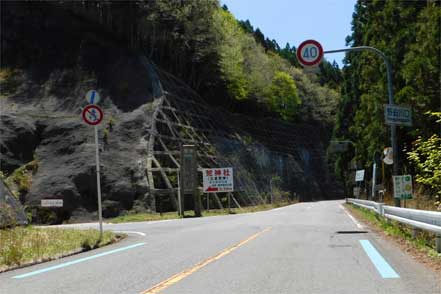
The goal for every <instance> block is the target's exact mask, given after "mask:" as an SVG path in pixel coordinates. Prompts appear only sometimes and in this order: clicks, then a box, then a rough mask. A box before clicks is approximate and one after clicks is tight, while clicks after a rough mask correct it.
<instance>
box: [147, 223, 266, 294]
mask: <svg viewBox="0 0 441 294" xmlns="http://www.w3.org/2000/svg"><path fill="white" fill-rule="evenodd" d="M269 230H271V228H266V229H264V230H262V231H260V232H257V233H255V234H254V235H251V236H250V237H248V238H246V239H245V240H242V241H240V242H239V243H237V244H235V245H233V246H231V247H228V248H225V249H224V250H222V251H221V252H219V253H218V254H216V255H213V256H211V257H209V258H207V259H205V260H203V261H201V262H199V263H197V264H195V265H194V266H192V267H190V268H188V269H185V270H183V271H182V272H180V273H177V274H176V275H174V276H171V277H170V278H168V279H166V280H164V281H162V282H160V283H158V284H156V285H155V286H153V287H151V288H150V289H148V290H145V291H144V292H141V294H159V293H160V292H161V291H162V290H164V289H167V288H168V287H170V286H171V285H173V284H176V283H177V282H179V281H180V280H183V279H185V278H186V277H188V276H189V275H191V274H193V273H195V272H197V271H198V270H200V269H201V268H203V267H204V266H207V265H208V264H210V263H212V262H213V261H216V260H219V259H221V258H222V257H224V256H226V255H228V254H230V253H231V252H233V251H234V250H236V249H237V248H239V247H240V246H242V245H244V244H246V243H248V242H250V241H251V240H254V239H256V238H257V237H258V236H259V235H261V234H263V233H266V232H268V231H269Z"/></svg>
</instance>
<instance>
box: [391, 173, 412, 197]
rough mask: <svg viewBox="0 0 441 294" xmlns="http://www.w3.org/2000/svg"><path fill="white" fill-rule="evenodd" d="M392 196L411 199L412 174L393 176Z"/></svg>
mask: <svg viewBox="0 0 441 294" xmlns="http://www.w3.org/2000/svg"><path fill="white" fill-rule="evenodd" d="M393 180H394V198H399V199H412V176H411V175H403V176H393Z"/></svg>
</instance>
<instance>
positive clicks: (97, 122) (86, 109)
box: [82, 104, 104, 126]
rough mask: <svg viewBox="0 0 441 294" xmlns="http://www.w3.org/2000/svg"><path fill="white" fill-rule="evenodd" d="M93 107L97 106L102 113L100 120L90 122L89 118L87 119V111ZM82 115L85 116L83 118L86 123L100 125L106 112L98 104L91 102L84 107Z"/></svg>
mask: <svg viewBox="0 0 441 294" xmlns="http://www.w3.org/2000/svg"><path fill="white" fill-rule="evenodd" d="M91 108H95V109H96V110H97V111H98V112H99V113H100V119H99V120H97V121H96V122H94V123H93V122H90V121H88V120H87V119H86V112H87V111H88V110H89V109H91ZM82 116H83V120H84V122H85V123H86V124H88V125H91V126H96V125H98V124H99V123H100V122H101V121H102V120H103V117H104V113H103V111H102V110H101V108H99V107H98V106H96V105H94V104H89V105H87V106H86V107H84V109H83V113H82Z"/></svg>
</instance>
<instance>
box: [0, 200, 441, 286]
mask: <svg viewBox="0 0 441 294" xmlns="http://www.w3.org/2000/svg"><path fill="white" fill-rule="evenodd" d="M341 203H342V201H321V202H310V203H299V204H295V205H291V206H287V207H283V208H278V209H273V210H270V211H263V212H257V213H249V214H240V215H230V216H217V217H207V218H188V219H182V220H167V221H159V222H140V223H126V224H115V225H105V229H106V230H114V231H124V232H127V233H128V235H129V237H128V238H126V239H125V240H123V241H121V242H119V243H117V244H114V245H110V246H107V247H104V248H101V249H97V250H93V251H90V252H86V253H82V254H78V255H75V256H71V257H67V258H63V259H60V260H56V261H52V262H47V263H43V264H39V265H35V266H31V267H26V268H22V269H18V270H14V271H9V272H6V273H2V274H0V293H8V294H15V293H20V294H22V293H45V294H51V293H53V294H63V293H93V294H97V293H106V294H112V293H118V294H120V293H127V294H137V293H145V294H153V293H166V294H171V293H179V294H184V293H191V294H195V293H210V294H217V293H219V294H220V293H222V294H225V293H229V294H230V293H263V294H268V293H308V294H309V293H330V294H331V293H332V294H334V293H340V294H342V293H348V294H349V293H351V294H352V293H360V294H362V293H366V294H368V293H369V294H370V293H387V294H395V293H396V294H405V293H415V294H417V293H426V294H427V293H433V294H440V293H441V283H440V279H439V277H437V276H436V274H435V273H433V272H432V271H430V270H429V269H427V268H425V267H424V266H423V265H420V264H418V263H417V262H416V261H414V260H413V259H412V258H411V257H409V256H408V255H406V254H405V253H404V252H401V251H400V249H399V248H398V247H396V246H395V245H394V244H392V243H390V242H388V241H386V240H383V239H382V238H381V237H380V236H378V235H376V234H374V233H371V232H367V233H359V232H358V231H363V230H366V229H365V228H362V227H360V226H361V225H360V224H356V222H354V220H353V219H351V218H350V217H349V216H348V213H347V212H346V211H345V210H343V208H342V206H341ZM77 226H78V225H77ZM79 226H80V227H88V226H96V224H87V225H79Z"/></svg>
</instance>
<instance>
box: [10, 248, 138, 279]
mask: <svg viewBox="0 0 441 294" xmlns="http://www.w3.org/2000/svg"><path fill="white" fill-rule="evenodd" d="M144 244H145V243H144V242H142V243H136V244H133V245H130V246H126V247H121V248H118V249H114V250H110V251H106V252H103V253H99V254H95V255H91V256H88V257H84V258H80V259H77V260H73V261H68V262H64V263H61V264H57V265H54V266H51V267H47V268H44V269H41V270H36V271H33V272H30V273H27V274H22V275H18V276H14V277H12V278H13V279H22V278H27V277H30V276H35V275H38V274H42V273H45V272H49V271H53V270H56V269H59V268H63V267H67V266H71V265H74V264H77V263H80V262H84V261H88V260H91V259H95V258H98V257H102V256H106V255H109V254H113V253H117V252H121V251H125V250H128V249H132V248H136V247H139V246H142V245H144Z"/></svg>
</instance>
